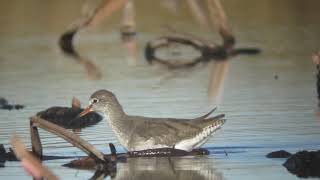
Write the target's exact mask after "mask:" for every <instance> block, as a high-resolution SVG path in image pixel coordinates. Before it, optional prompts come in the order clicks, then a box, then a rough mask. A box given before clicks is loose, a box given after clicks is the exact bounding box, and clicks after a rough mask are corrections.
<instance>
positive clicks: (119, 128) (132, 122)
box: [80, 90, 225, 152]
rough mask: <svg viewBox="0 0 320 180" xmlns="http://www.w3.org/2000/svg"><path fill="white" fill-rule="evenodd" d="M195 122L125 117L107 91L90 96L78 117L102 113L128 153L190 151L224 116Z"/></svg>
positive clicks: (219, 125)
mask: <svg viewBox="0 0 320 180" xmlns="http://www.w3.org/2000/svg"><path fill="white" fill-rule="evenodd" d="M214 110H215V109H213V110H212V111H211V112H209V113H208V114H205V115H203V116H201V117H198V118H195V119H174V118H150V117H142V116H130V115H127V114H126V113H125V112H124V111H123V109H122V106H121V105H120V103H119V102H118V100H117V98H116V96H115V95H114V94H113V93H112V92H110V91H107V90H99V91H96V92H95V93H93V94H92V95H91V98H90V105H89V106H88V107H87V108H86V109H85V110H84V111H83V112H82V113H80V116H84V115H85V114H87V113H89V112H91V111H95V112H99V113H101V114H103V115H104V116H105V117H106V118H107V120H108V122H109V124H110V125H111V128H112V130H113V131H114V133H115V135H116V137H117V138H118V140H119V142H120V143H121V144H122V145H123V146H124V147H125V148H126V149H127V150H128V151H142V150H146V149H161V148H172V149H179V150H184V151H188V152H189V151H192V150H193V149H194V148H199V147H200V146H202V145H203V144H204V143H205V142H206V141H207V140H208V139H209V137H210V135H212V134H213V133H214V132H216V131H217V130H218V129H219V128H220V127H221V126H222V125H223V124H224V123H225V119H224V114H220V115H217V116H215V117H209V118H208V116H209V115H210V114H211V113H212V112H213V111H214Z"/></svg>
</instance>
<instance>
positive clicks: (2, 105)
mask: <svg viewBox="0 0 320 180" xmlns="http://www.w3.org/2000/svg"><path fill="white" fill-rule="evenodd" d="M23 108H24V105H21V104H9V103H8V101H7V100H6V99H5V98H2V97H0V109H4V110H13V109H17V110H19V109H23Z"/></svg>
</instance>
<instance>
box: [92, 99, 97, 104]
mask: <svg viewBox="0 0 320 180" xmlns="http://www.w3.org/2000/svg"><path fill="white" fill-rule="evenodd" d="M98 101H99V100H98V99H96V98H94V99H92V100H91V103H92V104H95V103H97V102H98Z"/></svg>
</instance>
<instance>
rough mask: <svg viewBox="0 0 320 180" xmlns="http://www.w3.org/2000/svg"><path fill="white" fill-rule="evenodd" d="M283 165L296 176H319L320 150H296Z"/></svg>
mask: <svg viewBox="0 0 320 180" xmlns="http://www.w3.org/2000/svg"><path fill="white" fill-rule="evenodd" d="M283 166H284V167H286V168H287V170H288V171H289V172H291V173H292V174H295V175H297V176H298V177H320V150H319V151H300V152H297V153H296V154H294V155H292V156H291V157H290V158H288V159H287V161H286V162H285V163H284V164H283Z"/></svg>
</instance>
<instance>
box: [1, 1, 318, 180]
mask: <svg viewBox="0 0 320 180" xmlns="http://www.w3.org/2000/svg"><path fill="white" fill-rule="evenodd" d="M84 3H87V1H84V0H69V1H63V0H55V1H41V0H28V1H18V0H11V1H1V6H0V23H1V28H0V97H5V98H6V99H8V101H10V102H12V103H20V104H23V105H25V106H26V107H25V108H24V109H23V110H19V111H3V110H1V111H0V143H1V144H4V145H5V146H6V147H9V137H10V135H11V134H12V133H14V132H15V133H16V134H18V135H20V136H22V137H24V138H23V141H24V142H25V143H26V144H29V145H30V136H29V121H28V118H29V117H30V116H32V115H34V114H36V112H38V111H40V110H43V109H46V108H48V107H50V106H70V103H71V99H72V97H73V96H75V97H77V98H79V99H80V100H81V102H82V105H83V106H86V105H87V104H88V98H89V96H90V95H91V94H92V93H93V92H94V91H96V90H98V89H108V90H111V91H113V92H114V93H115V94H116V95H117V97H118V99H119V101H120V103H121V104H122V105H123V107H124V110H125V111H126V112H127V113H128V114H133V115H143V116H155V117H177V118H182V117H183V118H191V117H197V116H200V115H202V114H204V113H206V112H208V111H209V110H211V108H212V104H210V103H209V102H208V97H207V90H208V85H209V79H210V77H209V76H210V66H209V65H210V63H209V64H204V65H200V66H196V67H194V68H192V69H191V70H190V69H189V70H181V71H179V72H178V73H176V71H175V72H174V73H173V72H172V71H170V70H168V69H164V68H158V67H157V66H150V65H149V64H147V62H146V60H145V58H144V54H143V51H144V47H145V44H146V42H148V41H150V40H152V39H155V38H157V37H159V36H161V35H163V34H165V33H166V32H167V31H166V30H165V27H166V26H171V27H174V28H175V29H176V30H177V31H183V32H188V33H191V34H193V35H195V36H197V37H201V38H203V39H206V40H208V41H211V42H215V43H217V44H221V41H222V40H221V37H220V36H219V34H218V32H213V31H211V30H209V29H207V28H205V27H202V26H200V25H199V23H198V22H197V21H196V20H195V19H194V16H193V15H192V14H191V12H190V8H189V7H188V5H187V3H186V2H185V1H178V5H179V6H172V4H170V3H172V2H170V1H169V2H168V1H165V0H163V1H148V0H136V1H134V3H135V8H136V9H135V10H136V18H135V19H136V31H137V36H136V39H137V53H138V55H137V58H136V65H135V66H132V65H129V64H128V61H127V55H126V50H125V49H124V46H123V45H122V43H121V38H120V27H121V18H122V13H123V12H122V10H120V11H118V12H116V13H115V14H113V15H112V16H111V17H109V18H107V19H106V20H104V21H102V22H101V24H99V25H97V26H95V27H91V28H86V29H84V30H81V31H80V32H79V33H77V34H76V36H75V38H74V45H75V48H76V49H77V51H78V52H80V53H81V54H82V55H83V56H85V57H87V58H89V59H90V60H91V61H92V62H93V63H94V64H95V65H96V66H97V67H99V69H100V70H101V73H102V77H101V79H99V80H91V79H89V78H88V77H87V76H86V72H85V70H84V68H83V67H82V66H81V65H79V64H78V63H77V62H76V61H75V60H74V59H72V58H71V57H69V56H66V55H64V54H63V53H62V52H61V50H60V49H59V46H58V40H59V37H60V36H61V35H62V33H64V32H65V31H66V29H67V28H68V27H70V26H71V25H72V24H73V23H74V22H75V21H76V20H77V19H79V17H80V16H81V14H82V13H81V12H82V11H83V5H84ZM96 3H98V1H90V3H89V4H91V5H92V6H95V5H96ZM221 3H222V5H223V7H224V9H225V12H226V15H227V17H228V23H229V25H230V27H231V30H232V32H233V34H234V36H235V37H236V40H237V43H236V46H237V47H241V46H251V47H258V48H260V49H261V50H262V52H261V54H259V55H256V56H239V57H235V58H233V59H231V61H230V69H229V72H228V74H227V77H226V78H225V83H224V90H223V95H222V98H221V99H222V100H221V102H220V103H219V104H218V105H219V107H218V113H225V114H226V118H227V123H226V124H225V125H224V126H223V128H222V130H221V131H219V132H218V133H217V135H215V136H214V137H212V138H210V140H209V141H208V143H207V144H205V147H207V148H208V149H209V150H210V151H211V153H212V155H210V156H208V157H203V158H195V159H192V158H190V159H188V158H186V159H185V158H182V159H178V160H177V161H176V162H177V164H176V166H174V167H173V169H175V170H177V171H179V172H180V171H181V174H184V173H189V174H190V176H189V177H191V179H192V178H194V179H195V178H196V177H197V179H213V178H216V179H239V178H240V179H257V178H259V179H280V178H281V179H295V178H296V176H294V175H291V174H289V172H287V171H286V169H285V168H284V167H282V165H281V164H282V163H283V161H280V160H270V159H266V158H265V157H264V155H265V154H267V153H268V152H270V151H274V150H279V149H286V150H288V151H290V152H296V151H298V150H301V149H308V150H312V149H319V145H320V134H319V128H320V120H319V118H318V116H317V113H318V107H317V103H318V100H317V94H316V68H315V65H313V63H312V61H311V55H312V54H313V53H316V52H318V51H319V49H320V45H319V39H320V24H319V17H320V11H319V6H320V1H318V0H308V1H301V0H282V1H277V0H260V1H255V0H242V1H237V0H223V1H221ZM80 135H81V137H83V138H85V139H86V140H88V141H89V142H90V143H92V144H94V145H96V146H97V147H98V148H99V149H100V150H101V151H104V152H107V148H106V143H108V142H113V143H115V144H116V146H117V149H119V151H120V152H121V151H122V152H123V151H124V150H123V149H122V148H121V146H120V144H118V143H117V140H116V138H115V136H114V135H113V133H112V131H111V129H110V128H109V127H108V123H107V122H106V121H103V122H102V123H100V124H98V125H96V126H93V127H90V128H88V129H85V130H83V131H82V132H81V133H80ZM41 137H42V138H43V139H42V141H43V144H44V150H45V154H46V153H47V154H50V153H54V154H58V155H75V154H77V155H78V154H82V153H81V152H80V151H79V150H77V149H75V148H73V147H71V145H70V144H68V143H66V142H64V141H63V140H61V139H60V138H57V137H55V136H54V135H51V134H49V133H47V132H45V131H41ZM29 147H30V146H29ZM225 152H228V156H226V155H225ZM132 161H134V162H132V163H133V164H135V165H136V169H133V170H132V169H130V168H133V167H132V166H131V165H130V164H129V165H128V164H122V165H121V164H120V165H119V166H118V168H119V174H120V175H119V176H118V178H119V179H121V177H131V175H132V173H133V172H141V173H142V174H148V173H150V174H151V175H150V174H149V175H150V177H151V176H152V173H154V174H153V175H154V176H152V177H153V178H152V179H161V178H163V177H161V175H159V174H161V173H159V172H162V170H163V169H161V167H162V168H164V170H163V171H165V172H168V171H169V170H167V169H166V168H167V167H168V166H167V165H165V163H163V162H162V160H159V163H155V161H153V160H152V159H151V160H146V159H142V160H140V161H139V160H136V161H138V162H135V160H132ZM65 162H66V161H65V160H56V161H49V162H46V165H48V166H49V167H50V168H51V169H53V171H54V172H55V173H56V174H58V175H61V176H62V174H63V178H62V179H77V178H90V177H91V176H92V175H93V172H91V171H81V170H72V169H67V168H63V167H61V164H63V163H65ZM146 164H148V165H149V166H147V165H146ZM6 165H7V167H6V168H4V169H1V170H0V178H13V179H21V178H26V175H25V173H24V172H23V170H22V169H21V168H20V166H19V164H18V163H14V162H9V163H7V164H6ZM150 167H153V168H150ZM159 167H160V168H159ZM121 168H122V169H121ZM159 169H160V170H161V171H160V170H159ZM121 174H122V175H121ZM178 174H179V173H178ZM168 176H171V174H169V175H168ZM140 177H141V176H137V177H136V178H137V179H138V178H140ZM172 177H173V178H172ZM172 177H166V178H167V179H170V178H172V179H179V178H180V179H182V178H185V177H183V176H179V177H177V176H176V174H174V173H173V175H172Z"/></svg>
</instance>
